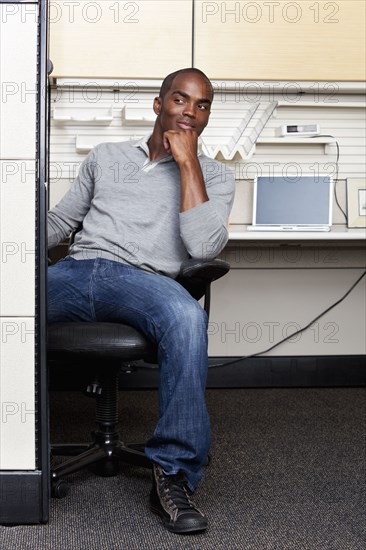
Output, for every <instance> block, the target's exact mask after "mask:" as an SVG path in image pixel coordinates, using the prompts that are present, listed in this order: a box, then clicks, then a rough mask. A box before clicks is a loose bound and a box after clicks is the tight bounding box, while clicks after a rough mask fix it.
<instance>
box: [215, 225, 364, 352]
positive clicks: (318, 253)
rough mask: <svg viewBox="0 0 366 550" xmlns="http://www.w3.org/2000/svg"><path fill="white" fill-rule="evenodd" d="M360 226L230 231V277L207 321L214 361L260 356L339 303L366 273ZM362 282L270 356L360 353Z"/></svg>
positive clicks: (227, 257)
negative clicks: (222, 358)
mask: <svg viewBox="0 0 366 550" xmlns="http://www.w3.org/2000/svg"><path fill="white" fill-rule="evenodd" d="M365 241H366V231H365V229H346V228H344V227H341V226H340V227H338V226H336V227H332V230H331V231H330V232H318V233H313V232H303V233H299V232H297V233H290V232H289V233H285V232H257V233H256V232H253V231H250V232H249V231H247V230H246V226H245V225H235V226H231V228H230V239H229V242H228V244H227V246H226V248H225V249H224V251H223V252H222V253H221V255H220V258H222V259H224V260H226V261H228V262H229V263H230V264H231V271H230V273H229V274H228V275H227V276H226V277H225V278H224V279H222V280H220V281H217V283H215V285H217V286H216V287H215V292H214V296H213V303H212V312H211V318H210V330H209V334H210V346H209V354H210V355H211V356H221V357H232V356H246V355H251V354H253V353H259V352H261V351H263V350H265V349H267V348H269V347H270V346H271V345H273V344H274V343H276V342H277V341H279V340H282V339H283V338H284V337H286V336H287V335H288V334H292V333H294V332H296V330H298V329H300V328H301V327H304V326H305V325H307V324H308V323H309V322H310V321H311V320H312V319H315V318H316V317H317V316H318V315H319V314H320V313H321V312H322V311H324V310H326V309H327V308H328V307H329V306H330V305H331V304H333V303H335V302H336V301H337V300H338V299H339V298H341V297H342V296H343V295H344V294H345V293H346V291H347V290H348V289H349V288H350V287H351V286H352V284H353V283H354V282H355V281H356V280H357V279H358V278H359V277H360V276H361V274H362V273H363V271H364V270H365V269H366V251H365ZM365 282H366V277H364V278H363V280H362V281H361V282H360V283H359V284H358V285H357V286H356V287H355V288H354V290H353V291H352V292H351V293H350V294H349V296H348V297H347V298H346V299H345V300H344V301H343V302H342V303H340V304H339V305H338V306H336V307H335V308H334V309H332V310H331V311H329V312H328V313H327V314H326V315H325V316H324V317H321V318H320V319H319V320H318V321H317V322H316V323H315V324H314V326H312V327H311V328H310V329H308V330H307V331H305V332H303V333H300V334H299V335H297V336H296V337H294V338H293V339H291V340H289V341H287V342H286V343H283V344H281V345H280V346H278V348H275V349H273V350H272V351H271V352H270V353H269V355H271V356H284V355H286V356H296V357H298V356H338V355H364V354H366V343H365V333H366V326H365V318H366V311H365V304H366V288H365Z"/></svg>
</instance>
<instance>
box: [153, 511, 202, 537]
mask: <svg viewBox="0 0 366 550" xmlns="http://www.w3.org/2000/svg"><path fill="white" fill-rule="evenodd" d="M150 510H151V511H152V512H153V513H154V514H156V515H157V516H159V517H160V519H161V521H162V523H163V525H164V527H165V528H166V529H167V530H168V531H170V532H171V533H179V534H187V533H203V532H204V531H206V529H207V524H206V525H205V527H194V526H191V527H185V528H183V527H182V528H179V527H178V528H177V527H174V526H173V525H171V524H170V523H169V522H168V521H166V519H165V517H164V515H163V514H162V512H161V510H159V509H158V508H155V507H154V506H152V505H151V504H150Z"/></svg>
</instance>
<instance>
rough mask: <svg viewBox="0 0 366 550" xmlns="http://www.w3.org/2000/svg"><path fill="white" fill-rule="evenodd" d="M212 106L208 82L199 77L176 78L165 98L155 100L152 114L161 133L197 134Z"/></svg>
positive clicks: (190, 75) (184, 76) (206, 120)
mask: <svg viewBox="0 0 366 550" xmlns="http://www.w3.org/2000/svg"><path fill="white" fill-rule="evenodd" d="M211 103H212V91H211V87H210V83H209V82H208V81H207V80H206V79H205V78H203V77H202V76H201V75H200V74H196V73H194V72H192V73H182V74H180V75H178V76H176V77H175V79H174V80H173V82H172V84H171V86H170V89H169V90H168V92H167V93H166V94H165V96H164V98H160V97H158V98H155V100H154V111H155V113H156V114H157V115H158V117H159V122H160V126H161V128H162V131H163V132H166V131H167V130H188V131H194V132H196V133H197V135H200V134H201V133H202V132H203V130H204V129H205V127H206V126H207V123H208V119H209V116H210V108H211Z"/></svg>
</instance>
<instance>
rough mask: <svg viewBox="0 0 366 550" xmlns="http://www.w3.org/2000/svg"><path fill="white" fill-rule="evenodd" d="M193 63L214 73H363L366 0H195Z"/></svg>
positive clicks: (274, 76)
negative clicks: (214, 0) (252, 0)
mask: <svg viewBox="0 0 366 550" xmlns="http://www.w3.org/2000/svg"><path fill="white" fill-rule="evenodd" d="M194 65H195V66H196V67H199V68H200V69H202V70H203V71H205V72H206V73H207V75H208V76H209V77H210V78H214V79H219V78H222V79H243V80H266V79H269V80H322V81H329V80H336V81H337V80H338V81H342V80H346V81H360V80H361V81H362V80H364V79H365V2H361V1H359V0H337V1H335V2H331V1H329V0H318V1H314V0H309V1H308V0H301V1H300V0H298V1H297V2H290V1H288V0H285V1H283V0H277V1H275V2H272V1H271V2H268V1H263V0H256V1H255V2H248V1H240V2H239V1H235V2H232V1H227V2H207V1H203V0H196V2H195V34H194Z"/></svg>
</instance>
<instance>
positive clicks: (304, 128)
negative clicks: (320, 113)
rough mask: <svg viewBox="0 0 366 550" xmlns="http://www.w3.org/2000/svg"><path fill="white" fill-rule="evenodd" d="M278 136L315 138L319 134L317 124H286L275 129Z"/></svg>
mask: <svg viewBox="0 0 366 550" xmlns="http://www.w3.org/2000/svg"><path fill="white" fill-rule="evenodd" d="M276 134H277V135H278V136H316V135H318V134H320V126H319V124H287V125H284V126H280V127H279V128H277V129H276Z"/></svg>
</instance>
